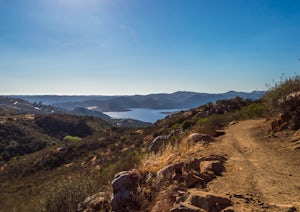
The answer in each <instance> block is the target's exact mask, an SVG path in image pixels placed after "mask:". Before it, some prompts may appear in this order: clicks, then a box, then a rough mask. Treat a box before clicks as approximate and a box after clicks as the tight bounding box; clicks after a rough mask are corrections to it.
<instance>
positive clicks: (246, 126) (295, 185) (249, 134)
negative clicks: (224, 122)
mask: <svg viewBox="0 0 300 212" xmlns="http://www.w3.org/2000/svg"><path fill="white" fill-rule="evenodd" d="M263 122H264V120H249V121H243V122H239V123H237V124H235V125H233V126H231V127H229V128H228V129H227V130H226V134H225V135H224V136H223V137H221V138H220V139H221V141H220V142H216V143H214V144H213V146H212V147H213V149H215V151H216V152H218V153H221V154H224V155H227V157H228V161H227V163H226V172H224V174H223V176H222V177H218V178H217V179H215V180H214V181H212V183H211V184H210V185H209V186H208V188H209V189H210V190H212V191H215V192H217V193H223V194H227V195H231V196H232V200H233V202H234V209H235V210H236V211H289V208H291V206H294V207H296V208H297V209H298V211H300V161H299V160H298V161H291V157H289V154H297V153H298V154H299V152H291V151H290V150H287V149H280V148H279V149H276V148H271V147H270V145H272V144H266V143H265V142H264V141H258V140H257V139H255V138H254V136H253V131H254V129H255V128H257V127H259V126H260V125H262V123H263ZM296 158H297V157H296ZM298 158H299V157H298Z"/></svg>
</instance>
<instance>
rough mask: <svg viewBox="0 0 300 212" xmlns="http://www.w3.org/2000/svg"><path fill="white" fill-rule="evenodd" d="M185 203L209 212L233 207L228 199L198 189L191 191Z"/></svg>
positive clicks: (186, 196)
mask: <svg viewBox="0 0 300 212" xmlns="http://www.w3.org/2000/svg"><path fill="white" fill-rule="evenodd" d="M183 199H184V198H183ZM184 202H185V203H188V204H190V205H193V206H196V207H198V208H201V209H203V210H205V211H208V212H210V211H221V210H222V209H225V208H227V207H229V206H231V201H230V200H229V199H228V198H227V197H224V196H220V195H217V194H214V193H211V192H204V191H200V190H198V189H191V190H189V191H188V192H187V194H186V195H185V200H184Z"/></svg>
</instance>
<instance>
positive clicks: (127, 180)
mask: <svg viewBox="0 0 300 212" xmlns="http://www.w3.org/2000/svg"><path fill="white" fill-rule="evenodd" d="M137 180H138V176H137V175H136V173H135V172H134V171H123V172H119V173H118V174H116V175H115V176H114V179H113V181H112V187H113V192H117V191H118V190H120V189H121V188H122V187H125V188H128V187H130V186H131V185H132V184H134V183H136V182H137Z"/></svg>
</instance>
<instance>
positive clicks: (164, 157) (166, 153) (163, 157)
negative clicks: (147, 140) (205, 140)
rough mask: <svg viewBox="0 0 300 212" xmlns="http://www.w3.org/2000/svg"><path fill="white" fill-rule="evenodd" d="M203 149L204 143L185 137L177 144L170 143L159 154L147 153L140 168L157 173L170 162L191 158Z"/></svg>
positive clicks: (143, 170) (142, 170)
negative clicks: (194, 141)
mask: <svg viewBox="0 0 300 212" xmlns="http://www.w3.org/2000/svg"><path fill="white" fill-rule="evenodd" d="M202 149H203V144H201V143H193V142H191V141H189V140H188V139H187V138H185V139H183V140H182V141H181V142H179V143H177V144H175V145H174V144H173V145H172V144H168V145H167V146H166V147H165V149H163V150H162V151H160V152H159V153H157V154H155V153H149V154H147V155H146V156H145V157H144V158H143V159H142V160H141V163H140V165H139V167H138V170H140V171H141V172H148V173H156V172H157V171H158V170H160V169H162V168H163V167H165V166H167V165H169V164H172V163H174V162H179V161H183V160H188V159H190V158H191V155H195V154H199V153H200V152H201V150H202Z"/></svg>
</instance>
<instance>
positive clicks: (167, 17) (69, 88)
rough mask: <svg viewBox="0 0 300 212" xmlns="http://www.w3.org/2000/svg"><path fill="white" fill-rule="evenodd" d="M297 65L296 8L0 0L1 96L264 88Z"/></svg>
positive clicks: (271, 2)
mask: <svg viewBox="0 0 300 212" xmlns="http://www.w3.org/2000/svg"><path fill="white" fill-rule="evenodd" d="M299 58H300V1H298V0H226V1H224V0H26V1H25V0H0V94H31V95H32V94H58V95H129V94H149V93H171V92H175V91H196V92H208V93H223V92H226V91H229V90H236V91H253V90H264V89H266V83H269V82H271V81H272V80H275V81H276V80H278V79H280V77H281V76H282V74H285V75H286V76H292V75H295V74H298V73H299V71H300V60H299Z"/></svg>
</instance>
